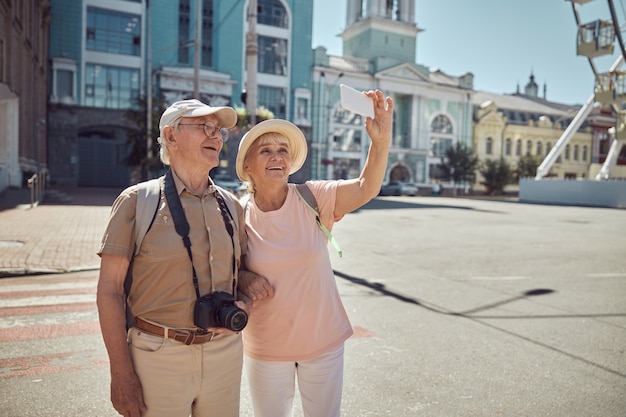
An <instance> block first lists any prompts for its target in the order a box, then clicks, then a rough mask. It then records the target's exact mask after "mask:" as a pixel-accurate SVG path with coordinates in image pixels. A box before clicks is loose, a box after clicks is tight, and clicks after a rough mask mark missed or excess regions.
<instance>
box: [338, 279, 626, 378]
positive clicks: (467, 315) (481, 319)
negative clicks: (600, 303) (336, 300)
mask: <svg viewBox="0 0 626 417" xmlns="http://www.w3.org/2000/svg"><path fill="white" fill-rule="evenodd" d="M333 272H334V274H335V276H336V277H339V278H342V279H345V280H347V281H350V282H352V283H354V284H356V285H361V286H364V287H367V288H370V289H372V290H374V291H376V292H378V293H379V294H381V295H384V296H389V297H393V298H395V299H397V300H400V301H403V302H405V303H409V304H414V305H416V306H419V307H422V308H424V309H426V310H428V311H432V312H434V313H438V314H444V315H447V316H455V317H460V318H464V319H468V320H472V321H474V322H475V323H480V324H481V325H483V326H487V327H489V328H491V329H494V330H496V331H499V332H502V333H506V334H508V335H509V336H513V337H516V338H519V339H522V340H525V341H527V342H529V343H533V344H535V345H537V346H541V347H543V348H545V349H549V350H551V351H553V352H556V353H559V354H561V355H564V356H567V357H570V358H572V359H575V360H577V361H580V362H583V363H586V364H588V365H591V366H594V367H596V368H599V369H602V370H604V371H606V372H609V373H611V374H614V375H617V376H619V377H621V378H626V374H623V373H621V372H620V371H618V370H616V369H612V368H609V367H607V366H605V365H603V364H600V363H596V362H593V361H591V360H589V359H586V358H584V357H582V356H578V355H574V354H572V353H570V352H566V351H564V350H563V349H560V348H557V347H555V346H552V345H549V344H547V343H543V342H540V341H538V340H535V339H533V338H530V337H528V336H525V335H522V334H519V333H517V332H514V331H511V330H507V329H505V328H503V327H499V326H497V325H495V324H493V323H489V322H487V321H485V320H487V319H561V318H581V317H589V318H597V317H624V316H626V314H624V313H614V314H557V315H531V316H528V315H517V316H497V315H493V316H485V315H483V316H477V315H473V314H472V313H475V312H478V311H484V310H489V309H492V308H495V307H498V306H501V305H504V304H508V303H511V302H514V301H517V300H521V299H524V298H528V297H534V296H540V295H546V294H552V293H554V292H555V290H551V289H544V288H538V289H533V290H528V291H524V292H523V293H521V294H520V295H519V296H516V297H511V298H508V299H506V300H502V301H498V302H495V303H491V304H487V305H484V306H481V307H477V308H474V309H472V310H468V311H464V312H454V311H450V310H446V309H445V308H443V307H440V306H436V305H434V304H430V303H424V302H422V301H420V300H418V299H416V298H412V297H407V296H405V295H402V294H400V293H398V292H395V291H392V290H389V289H387V288H386V287H385V285H384V284H380V283H378V282H369V281H367V280H366V279H363V278H357V277H353V276H351V275H348V274H344V273H343V272H339V271H337V270H333Z"/></svg>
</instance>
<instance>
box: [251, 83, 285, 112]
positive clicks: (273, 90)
mask: <svg viewBox="0 0 626 417" xmlns="http://www.w3.org/2000/svg"><path fill="white" fill-rule="evenodd" d="M258 91H259V97H258V102H259V103H265V107H266V108H267V109H268V110H269V111H271V112H272V113H274V116H275V117H276V118H278V119H285V118H286V116H287V114H286V113H287V112H286V107H287V105H286V103H287V100H286V93H285V89H284V88H280V87H267V86H259V90H258Z"/></svg>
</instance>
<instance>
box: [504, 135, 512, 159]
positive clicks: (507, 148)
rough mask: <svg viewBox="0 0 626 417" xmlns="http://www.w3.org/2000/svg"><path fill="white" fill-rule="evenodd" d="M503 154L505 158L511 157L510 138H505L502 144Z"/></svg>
mask: <svg viewBox="0 0 626 417" xmlns="http://www.w3.org/2000/svg"><path fill="white" fill-rule="evenodd" d="M504 154H505V155H507V156H510V155H511V138H506V142H505V144H504Z"/></svg>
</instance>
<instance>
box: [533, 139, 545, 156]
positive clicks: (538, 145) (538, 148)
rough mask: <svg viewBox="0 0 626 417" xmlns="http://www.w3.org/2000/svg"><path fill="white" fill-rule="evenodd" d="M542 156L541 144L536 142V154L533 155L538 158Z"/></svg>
mask: <svg viewBox="0 0 626 417" xmlns="http://www.w3.org/2000/svg"><path fill="white" fill-rule="evenodd" d="M542 154H543V144H542V143H541V142H537V152H535V155H537V156H540V155H542Z"/></svg>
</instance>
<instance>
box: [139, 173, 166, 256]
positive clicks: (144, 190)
mask: <svg viewBox="0 0 626 417" xmlns="http://www.w3.org/2000/svg"><path fill="white" fill-rule="evenodd" d="M159 200H161V181H160V179H159V178H155V179H152V180H150V181H146V182H142V183H140V184H139V186H138V190H137V208H136V210H135V252H134V254H135V255H137V253H139V247H140V246H141V242H143V238H144V237H145V236H146V233H148V230H150V228H151V227H152V224H153V223H154V219H155V218H156V214H157V211H158V209H159ZM148 219H150V221H149V222H148V221H147V220H148Z"/></svg>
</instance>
